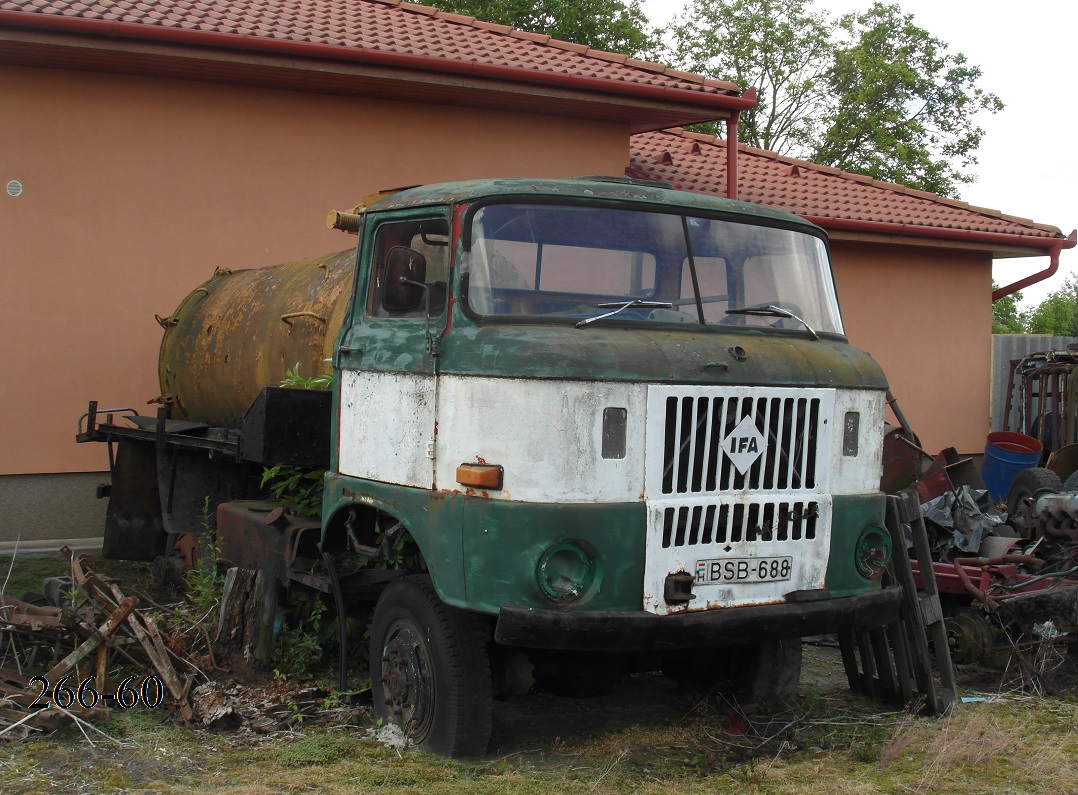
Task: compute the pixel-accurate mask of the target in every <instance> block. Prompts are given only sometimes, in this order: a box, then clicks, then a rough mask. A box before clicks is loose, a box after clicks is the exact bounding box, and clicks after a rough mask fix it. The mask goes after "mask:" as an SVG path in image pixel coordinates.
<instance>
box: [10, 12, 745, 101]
mask: <svg viewBox="0 0 1078 795" xmlns="http://www.w3.org/2000/svg"><path fill="white" fill-rule="evenodd" d="M0 25H5V26H11V27H18V28H36V29H44V30H51V31H65V32H71V33H83V34H89V35H96V36H109V37H115V38H125V39H142V40H148V41H157V42H168V43H173V44H187V45H201V46H205V47H217V48H221V49H225V50H240V51H245V52H265V53H275V54H285V55H297V56H301V57H305V58H315V59H318V60H333V61H352V62H356V63H364V64H371V65H378V66H386V67H398V68H401V69H415V70H420V69H421V70H424V71H429V72H439V73H443V74H446V73H451V74H456V75H464V76H470V77H481V78H491V79H495V80H505V81H508V82H518V83H530V84H536V85H548V86H557V87H560V88H569V89H578V90H581V91H591V92H599V93H603V94H616V95H621V96H628V97H635V98H638V99H648V100H655V101H665V102H676V103H682V104H692V105H696V106H697V107H703V108H708V109H711V110H723V111H732V112H737V111H742V110H748V109H749V108H752V107H753V106H754V105H755V104H756V95H755V92H754V91H751V90H750V91H748V92H745V95H744V96H740V97H734V96H729V95H725V94H708V93H704V92H703V91H693V90H691V89H687V88H674V87H671V86H652V85H646V84H641V83H630V82H626V81H620V80H611V79H604V78H599V77H587V76H584V75H575V74H564V73H560V72H544V71H540V70H537V69H525V68H522V67H519V66H498V65H495V64H485V63H475V62H473V61H457V60H451V59H448V58H436V57H432V56H427V55H409V54H405V53H397V52H386V51H383V50H372V49H367V48H358V47H345V46H341V45H335V44H316V43H313V42H305V41H294V40H291V39H271V38H267V37H264V36H252V35H249V34H237V33H219V32H216V31H206V30H195V29H192V28H176V27H163V26H160V25H144V24H140V23H136V22H116V21H113V20H99V19H85V18H82V17H68V16H55V15H47V14H38V13H28V12H25V11H0Z"/></svg>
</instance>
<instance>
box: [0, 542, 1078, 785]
mask: <svg viewBox="0 0 1078 795" xmlns="http://www.w3.org/2000/svg"><path fill="white" fill-rule="evenodd" d="M95 569H96V570H98V571H101V572H102V573H105V574H112V575H114V576H119V577H120V586H121V588H122V589H124V590H125V592H129V591H132V590H141V589H146V590H147V591H148V590H149V585H148V582H149V579H150V577H149V567H148V566H145V565H144V564H130V563H117V562H109V561H101V562H99V563H97V564H95ZM6 570H7V561H4V560H0V576H2V575H4V574H6ZM65 570H66V561H64V560H63V558H62V557H60V556H59V555H56V556H43V557H37V558H25V559H21V560H20V561H19V563H18V565H17V566H16V567H15V572H14V573H13V574H12V582H11V583H9V586H8V593H10V594H13V595H20V596H21V591H25V590H30V591H36V590H39V589H40V579H41V578H42V577H43V576H50V575H56V574H63V573H64V572H65ZM20 589H21V590H20ZM808 648H809V647H806V649H808ZM807 656H808V657H810V658H811V660H812V672H811V673H810V674H809V675H808V676H807V677H806V683H805V684H804V685H803V686H802V688H801V690H800V691H799V694H798V697H797V698H796V699H795V700H794V701H793V702H792V703H791V705H790V707H789V709H788V710H787V711H786V712H784V713H781V714H778V715H775V716H772V717H771V718H769V719H766V720H764V719H754V720H752V721H749V722H748V723H746V722H745V721H743V720H742V719H741V717H740V716H738V715H737V714H736V713H734V712H733V711H731V710H730V709H729V708H728V707H727V706H726V705H725V704H722V703H720V702H716V701H715V700H713V699H706V698H701V697H699V696H690V695H689V694H687V693H684V692H681V691H678V690H677V689H676V688H675V687H674V686H673V685H672V684H670V683H669V681H668V680H665V679H663V678H661V677H658V676H652V675H645V676H640V677H631V678H630V679H629V680H627V681H626V682H624V683H623V684H622V685H621V686H619V688H618V690H616V691H615V693H614V694H613V695H611V696H606V697H603V698H598V699H565V698H559V697H557V696H552V695H549V694H532V695H529V696H526V697H523V698H519V699H512V700H509V701H506V702H498V704H497V705H496V709H495V736H494V741H493V743H492V750H491V754H490V756H489V757H487V758H485V759H481V760H471V761H454V760H446V759H441V758H438V757H434V756H430V755H428V754H424V753H421V752H419V751H416V750H405V751H398V750H396V749H393V748H388V747H386V746H384V745H382V744H381V743H379V742H378V741H377V740H376V739H374V736H373V732H372V727H371V722H370V717H369V714H368V713H366V712H363V713H361V714H360V716H359V717H358V718H357V717H356V713H355V712H354V711H351V710H349V711H344V712H342V715H347V718H346V719H347V720H349V721H352V723H353V724H355V723H358V724H361V725H314V723H313V721H312V722H306V721H305V722H303V723H301V724H298V725H297V726H296V728H295V729H294V730H292V731H281V732H276V733H274V734H270V735H259V734H255V733H253V732H251V731H248V730H240V731H237V732H231V733H210V732H206V731H200V730H193V729H185V728H182V727H179V726H176V725H174V724H173V723H171V722H170V720H169V718H168V716H167V714H166V713H165V712H164V711H159V710H151V709H146V708H136V709H133V710H131V711H128V712H123V711H116V712H114V713H113V714H112V717H111V718H110V719H109V720H108V721H107V722H104V723H102V724H100V725H99V728H100V729H101V730H102V731H103V732H104V733H105V734H106V735H107V737H106V736H103V735H98V734H95V733H93V732H88V734H87V736H85V737H84V736H83V735H82V734H80V733H79V732H78V731H77V730H75V729H73V728H70V727H66V728H64V729H62V730H59V731H57V732H54V733H52V734H50V735H47V736H42V735H34V736H32V737H31V738H29V739H27V740H19V741H13V740H8V739H7V738H6V737H0V792H3V793H4V795H30V793H60V792H64V793H66V792H87V793H90V792H92V793H134V792H155V793H166V794H168V795H171V794H173V793H177V794H178V793H186V794H193V793H207V794H208V793H224V794H225V795H262V794H263V793H266V795H268V794H269V793H300V792H302V793H325V794H327V795H336V793H355V792H359V793H368V792H369V793H373V792H387V791H388V792H393V793H402V794H404V793H416V794H417V795H418V794H419V793H423V795H442V794H443V793H444V795H487V794H488V793H489V794H490V795H494V794H495V793H498V794H499V795H500V794H502V793H508V794H510V795H512V794H519V795H562V793H566V794H568V793H574V795H575V794H576V793H589V794H590V793H594V795H622V793H626V794H627V793H633V794H634V795H635V793H643V794H645V795H650V794H654V795H659V793H662V795H678V794H684V795H703V794H704V793H738V794H739V795H755V794H757V793H759V794H760V795H770V794H771V793H783V794H788V795H810V793H811V795H818V794H819V793H838V794H839V795H899V793H902V794H903V795H942V793H947V795H981V794H982V793H1013V794H1014V795H1042V794H1043V795H1049V794H1051V795H1059V793H1072V795H1073V794H1075V793H1078V762H1076V760H1078V697H1076V695H1075V694H1074V692H1073V690H1072V691H1070V692H1069V693H1068V692H1064V693H1063V695H1059V696H1055V697H1038V698H1033V697H1029V696H1015V695H1011V696H999V697H993V698H990V699H989V700H987V701H984V702H979V703H973V704H966V705H963V706H961V707H960V708H959V709H958V710H957V711H956V713H955V714H954V715H953V716H951V717H948V718H943V719H936V718H925V717H920V716H917V715H913V714H910V713H906V712H902V711H894V710H889V709H886V708H883V707H881V705H879V704H876V703H873V702H869V701H865V700H862V699H858V698H856V697H854V696H851V695H850V694H849V693H847V692H845V689H844V677H843V676H842V673H841V667H840V666H839V663H838V661H837V655H836V654H835V653H834V651H833V650H813V651H811V653H810V652H807ZM821 671H823V672H824V674H827V676H824V677H822V678H821V677H820V676H818V674H819V673H820V672H821ZM832 674H833V675H832ZM828 677H829V678H828Z"/></svg>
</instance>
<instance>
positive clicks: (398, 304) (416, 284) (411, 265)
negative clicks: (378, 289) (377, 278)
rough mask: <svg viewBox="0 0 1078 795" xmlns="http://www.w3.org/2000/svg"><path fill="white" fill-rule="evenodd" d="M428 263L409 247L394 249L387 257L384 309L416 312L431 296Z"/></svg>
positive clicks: (383, 291) (383, 287) (383, 294)
mask: <svg viewBox="0 0 1078 795" xmlns="http://www.w3.org/2000/svg"><path fill="white" fill-rule="evenodd" d="M426 278H427V260H426V257H424V256H423V255H422V254H420V253H419V252H418V251H415V250H414V249H410V248H408V247H406V246H394V247H393V248H391V249H390V250H389V254H387V255H386V269H385V281H384V282H383V283H382V308H383V309H385V310H386V311H387V312H396V313H402V312H414V311H416V310H417V309H419V307H420V305H421V304H422V303H423V296H424V294H425V293H426V292H427V288H426V284H425V282H426Z"/></svg>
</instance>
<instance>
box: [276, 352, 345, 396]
mask: <svg viewBox="0 0 1078 795" xmlns="http://www.w3.org/2000/svg"><path fill="white" fill-rule="evenodd" d="M326 361H327V362H328V361H330V360H329V359H326ZM299 365H300V363H299V362H296V366H295V367H293V368H292V369H291V370H285V373H284V379H283V380H282V381H281V383H280V386H284V387H290V388H294V389H332V388H333V374H332V373H321V374H319V375H312V376H303V375H300V373H299Z"/></svg>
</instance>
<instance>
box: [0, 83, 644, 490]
mask: <svg viewBox="0 0 1078 795" xmlns="http://www.w3.org/2000/svg"><path fill="white" fill-rule="evenodd" d="M0 96H3V97H4V111H3V113H2V114H0V184H6V183H7V182H8V181H9V180H12V179H17V180H19V181H20V182H22V184H23V187H24V192H23V194H22V195H21V196H18V197H17V198H16V197H11V196H9V195H7V193H3V194H0V240H2V241H3V249H2V250H3V257H2V260H0V269H2V271H0V278H2V279H3V289H2V290H0V339H2V340H3V344H2V346H0V373H3V378H2V385H0V475H10V474H25V473H47V472H79V471H94V470H101V469H103V468H105V466H106V458H105V450H104V447H103V446H102V445H96V444H94V445H76V444H75V442H74V436H75V420H76V418H77V417H78V416H79V414H81V413H82V412H84V411H85V410H86V402H87V401H88V400H90V399H96V400H98V401H99V402H100V405H101V406H102V407H115V406H134V407H135V408H137V409H139V410H140V411H142V412H143V413H146V412H150V413H152V411H153V409H154V407H152V406H150V407H147V406H146V405H145V404H146V401H147V400H150V399H152V398H154V397H156V396H157V395H158V392H159V390H158V386H157V369H156V359H157V348H158V345H159V343H160V338H161V329H160V327H159V326H158V325H157V323H156V322H155V320H154V314H155V313H156V314H159V315H161V316H167V315H169V314H170V313H171V312H172V311H173V309H174V308H175V307H176V305H177V304H178V302H179V301H180V299H181V298H182V297H183V296H184V295H186V294H187V293H188V292H189V291H190V290H191V289H192V288H194V287H195V286H197V285H198V284H199V283H201V282H202V281H204V280H205V279H207V278H209V276H210V275H211V274H212V273H213V270H214V269H215V268H217V267H227V268H232V269H236V268H250V267H257V266H261V265H271V264H275V263H278V262H284V261H289V260H292V259H297V258H300V257H307V256H314V255H318V254H323V253H328V252H332V251H338V250H341V249H345V248H348V247H349V246H351V245H354V240H355V238H353V237H350V236H346V235H344V234H343V233H340V232H335V231H330V230H327V229H326V228H325V216H326V212H327V211H328V210H330V209H347V208H350V207H352V206H353V205H355V204H357V203H360V202H361V201H362V200H363V197H364V196H365V195H366V194H369V193H373V192H375V191H377V190H381V189H385V188H391V187H398V186H406V185H413V184H418V183H424V182H436V181H443V180H452V179H463V178H478V177H491V176H536V177H540V176H541V177H564V176H571V175H576V174H599V173H608V174H621V173H623V170H624V168H625V163H626V162H627V159H628V139H629V136H628V131H627V130H626V129H625V128H624V127H622V126H620V125H614V124H602V123H597V122H587V121H579V120H574V119H570V118H555V117H545V116H539V115H531V114H519V113H503V112H496V111H480V110H474V109H469V108H462V107H444V106H440V107H434V106H421V105H416V104H408V103H403V102H399V103H395V102H384V101H371V100H365V99H363V98H357V97H339V96H323V95H306V94H302V93H299V92H290V91H274V90H268V89H254V88H247V87H237V86H227V85H213V84H203V83H196V82H185V81H176V80H165V79H157V78H142V77H137V76H123V75H107V74H93V73H76V72H71V71H61V70H45V69H23V68H14V67H0ZM282 375H283V374H282Z"/></svg>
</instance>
